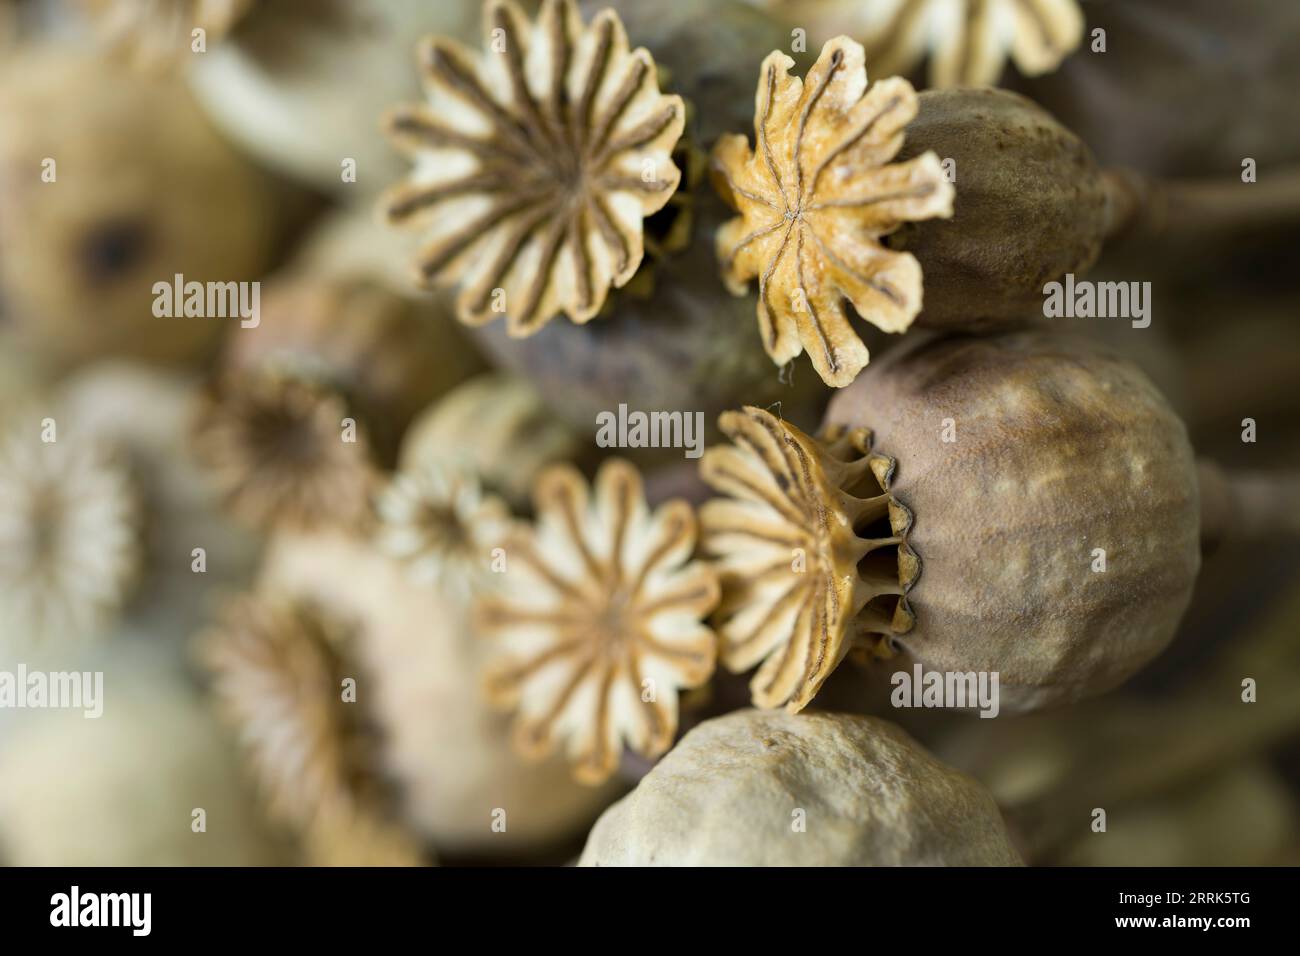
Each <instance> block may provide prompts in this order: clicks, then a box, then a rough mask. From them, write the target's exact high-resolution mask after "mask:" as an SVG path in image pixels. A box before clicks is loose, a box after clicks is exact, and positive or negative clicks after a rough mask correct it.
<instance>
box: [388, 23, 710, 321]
mask: <svg viewBox="0 0 1300 956" xmlns="http://www.w3.org/2000/svg"><path fill="white" fill-rule="evenodd" d="M420 66H421V73H422V78H423V80H424V84H425V89H426V94H427V102H426V103H425V104H422V105H419V106H412V107H402V108H399V109H397V110H395V111H393V112H390V113H389V114H388V116H387V118H386V120H385V126H386V127H387V129H388V130H389V132H390V134H391V135H392V136H393V138H394V141H395V142H396V144H397V145H398V146H399V148H401V149H402V150H403V151H405V152H407V153H408V154H409V155H410V156H411V158H412V159H413V160H414V161H415V169H414V171H413V172H412V174H411V176H410V177H409V178H408V179H407V180H406V181H404V182H403V183H401V184H399V185H398V186H396V187H394V188H393V189H392V190H390V191H389V192H388V193H386V194H385V197H384V200H383V202H382V205H383V208H384V211H385V214H386V215H387V217H388V219H389V221H390V222H392V223H394V224H395V225H410V226H412V227H420V228H421V229H422V230H423V232H424V238H423V244H422V245H421V247H420V249H419V251H418V252H417V253H416V256H415V259H414V267H415V276H416V279H417V281H419V282H420V283H422V284H434V283H436V284H439V285H455V286H458V287H459V289H460V292H459V294H458V296H457V299H456V312H457V314H458V316H459V317H460V319H461V320H462V321H463V322H466V323H467V324H470V325H482V324H484V323H486V322H490V321H491V320H493V319H496V318H499V317H500V316H501V315H502V314H504V316H505V319H506V323H507V331H508V332H509V334H510V335H512V336H515V337H524V336H528V335H532V334H534V333H536V332H538V331H539V330H541V329H542V328H543V327H544V326H545V325H546V324H547V323H548V322H549V321H550V320H551V319H552V318H554V317H555V316H556V315H559V314H561V313H563V314H565V315H566V316H568V318H569V319H571V320H572V321H574V322H578V323H585V322H589V321H590V320H591V319H593V318H595V317H596V316H597V314H599V312H600V311H601V307H602V305H603V304H604V302H605V298H606V296H607V295H608V294H609V292H610V290H611V288H618V287H621V286H623V285H625V284H626V283H627V282H628V280H629V279H631V278H632V276H633V274H634V273H635V272H636V270H637V267H638V266H639V265H640V264H641V259H642V256H643V255H644V243H643V240H642V228H643V227H642V221H643V220H644V218H645V217H646V216H648V215H650V214H652V213H654V212H656V211H658V210H659V209H661V208H662V207H663V205H664V204H665V203H666V202H667V201H668V199H669V197H670V196H671V195H672V193H673V191H674V190H675V189H676V188H677V184H678V182H679V180H680V178H681V173H680V171H679V170H678V169H677V167H676V165H675V164H674V163H673V161H672V159H671V153H672V149H673V147H674V145H675V144H676V143H677V140H678V139H679V138H680V137H681V134H682V129H683V125H684V123H685V107H684V104H683V103H682V100H681V98H680V97H677V96H670V95H665V94H663V93H661V92H660V90H659V85H658V77H657V75H656V73H655V65H654V60H653V59H652V58H651V56H650V54H649V53H648V52H647V51H646V50H645V49H643V48H637V49H632V48H631V47H630V45H629V43H628V38H627V34H626V33H625V32H624V30H623V26H622V23H621V22H620V21H619V19H618V16H617V14H615V13H614V12H613V11H612V10H606V11H602V12H601V13H600V14H597V16H596V17H595V18H594V19H593V20H592V21H591V23H590V24H584V23H583V21H582V19H581V17H580V16H579V14H578V11H577V7H576V4H575V3H574V2H573V0H544V2H543V4H542V10H541V13H540V14H539V16H538V18H537V20H536V21H535V22H530V21H529V19H528V18H527V17H526V16H525V15H524V13H523V11H521V10H520V9H519V8H518V7H517V6H516V5H515V4H513V3H511V2H509V0H488V2H487V3H486V4H485V5H484V51H483V52H482V53H481V54H480V53H474V52H471V51H470V50H468V49H466V48H465V47H463V46H461V45H460V44H458V43H455V42H454V41H450V40H446V39H438V38H435V39H432V40H430V41H428V42H427V43H425V44H424V45H422V47H421V51H420Z"/></svg>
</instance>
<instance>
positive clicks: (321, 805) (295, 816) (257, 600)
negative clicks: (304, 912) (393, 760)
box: [197, 594, 421, 866]
mask: <svg viewBox="0 0 1300 956" xmlns="http://www.w3.org/2000/svg"><path fill="white" fill-rule="evenodd" d="M357 637H358V633H357V629H356V626H355V624H354V622H351V621H348V620H346V619H340V618H338V617H336V616H333V615H331V614H329V613H328V612H326V611H323V610H322V609H320V608H318V607H316V606H315V605H313V604H311V603H310V602H305V601H300V600H297V599H295V598H293V597H279V596H276V595H273V594H271V595H268V594H262V595H253V594H244V595H240V596H239V597H237V598H235V599H232V600H229V601H227V602H226V604H225V606H224V607H223V609H222V614H221V618H220V620H219V622H218V624H217V625H216V626H214V627H212V628H210V629H209V630H208V631H207V632H205V633H204V634H203V635H202V636H201V638H200V640H199V642H198V646H197V650H198V655H199V657H200V660H201V662H202V664H203V666H204V667H205V668H206V669H207V670H208V671H209V672H210V674H211V675H212V678H213V692H214V695H215V697H216V700H217V704H218V706H219V708H220V710H221V711H222V712H223V715H224V717H225V719H226V720H227V721H228V722H229V723H230V724H231V725H232V726H233V727H234V728H235V729H236V730H237V732H238V735H239V738H240V740H241V741H242V742H243V745H244V750H245V754H246V762H247V763H248V765H249V767H250V769H251V771H252V776H253V777H254V779H255V780H256V782H257V785H258V789H259V790H260V791H261V795H262V800H263V802H264V804H265V805H266V809H267V812H268V815H269V816H271V817H272V818H273V819H275V820H276V821H277V822H278V823H281V824H284V825H287V826H288V827H290V828H291V829H292V830H293V831H294V832H295V833H296V834H297V835H298V837H299V838H300V840H301V841H302V843H303V845H304V846H305V848H306V850H307V855H308V856H309V858H312V859H313V860H314V861H315V862H317V863H318V864H322V863H323V864H325V865H357V864H358V863H365V864H367V865H400V866H411V865H418V864H419V862H420V861H421V852H420V848H419V846H418V843H417V841H416V840H415V839H414V838H413V837H411V835H410V834H409V833H407V832H405V831H404V830H403V828H402V827H401V826H400V824H397V823H395V822H393V820H392V817H393V813H392V808H391V792H390V787H389V786H388V784H387V782H386V781H384V780H383V779H382V777H381V774H380V772H379V769H378V765H379V763H380V761H379V754H381V753H382V741H381V740H379V738H378V734H377V732H376V729H375V728H374V727H373V726H371V725H368V724H367V717H368V716H369V714H368V711H367V710H366V709H365V708H362V707H358V706H353V705H354V704H355V703H356V701H355V700H352V701H349V700H348V699H347V697H346V695H345V689H346V687H347V682H348V681H349V680H352V681H353V682H355V683H363V682H364V681H365V676H364V675H363V674H362V673H361V672H360V670H358V668H357V666H356V665H357V662H356V657H355V647H354V646H353V645H354V644H355V642H356V640H357ZM355 683H354V686H355Z"/></svg>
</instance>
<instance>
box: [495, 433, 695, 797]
mask: <svg viewBox="0 0 1300 956" xmlns="http://www.w3.org/2000/svg"><path fill="white" fill-rule="evenodd" d="M535 499H536V510H537V514H538V519H537V523H536V526H535V527H533V528H528V529H522V528H521V529H518V530H517V531H516V533H514V534H512V535H511V536H510V538H509V539H508V543H507V545H506V547H505V549H504V553H505V554H507V555H508V556H509V559H510V561H511V562H513V565H512V567H513V568H514V570H513V571H508V572H507V574H508V576H507V577H506V579H505V580H504V581H503V585H504V587H503V588H502V589H501V590H500V592H499V593H496V594H490V595H488V596H486V597H484V598H483V599H482V600H481V601H480V602H479V605H478V608H477V611H478V613H477V616H476V621H477V623H478V627H479V628H480V629H481V630H482V631H483V632H484V633H485V634H486V635H487V636H488V637H491V638H492V639H493V640H494V643H495V645H496V646H497V648H498V653H497V656H496V657H495V658H494V659H493V660H492V662H491V664H490V666H489V668H488V670H487V679H486V688H487V697H488V700H489V701H490V702H491V703H493V704H494V705H496V706H499V707H501V708H503V709H508V710H513V711H515V712H516V713H517V716H516V719H515V732H514V743H515V747H516V749H517V750H519V752H520V753H521V754H522V755H524V756H525V757H528V758H530V759H534V760H537V759H542V758H545V757H547V756H549V755H550V754H551V753H553V752H554V751H556V750H557V749H559V746H561V745H563V747H564V750H565V752H566V754H567V756H568V758H569V760H570V761H571V762H572V764H573V772H574V776H575V777H576V778H577V779H578V780H579V781H581V782H583V783H586V784H591V785H595V784H600V783H603V782H605V781H606V780H608V779H609V777H610V776H611V775H612V774H613V773H614V771H615V770H617V769H618V766H619V762H620V760H621V758H622V754H623V746H624V744H625V743H626V744H627V745H628V747H630V748H631V749H632V750H634V751H635V752H637V753H639V754H641V755H642V756H645V757H650V758H653V757H657V756H659V755H660V754H662V753H663V752H664V751H666V750H667V749H668V748H669V747H670V746H671V745H672V742H673V738H674V736H675V735H676V732H677V720H678V705H677V691H678V690H679V689H683V690H685V689H692V688H696V687H700V686H701V685H703V684H704V683H705V682H707V681H708V679H709V677H710V676H711V675H712V673H713V666H714V660H715V657H716V641H715V638H714V634H713V631H712V630H710V629H709V628H708V627H707V626H706V625H705V624H704V623H703V619H704V618H705V617H707V616H708V614H709V613H710V612H711V611H712V610H713V608H714V606H715V605H716V604H717V601H718V581H717V576H716V574H715V572H714V571H713V569H712V568H711V567H709V566H708V565H707V564H705V563H704V562H701V561H696V560H693V553H694V550H695V537H696V523H695V514H694V512H693V510H692V509H691V507H690V505H688V504H687V503H686V502H685V501H681V500H672V501H668V502H665V503H664V504H662V505H660V506H659V507H658V508H655V509H653V510H651V509H650V508H649V507H648V506H647V505H646V502H645V494H644V486H643V485H642V482H641V476H640V474H639V473H638V472H637V470H636V469H635V468H634V467H632V466H631V465H630V464H628V463H627V462H626V461H623V460H621V459H609V460H608V461H606V462H605V463H604V464H603V465H601V467H600V470H599V472H597V474H596V479H595V481H594V483H593V487H592V489H591V492H590V493H588V489H587V484H586V482H585V481H584V479H583V477H582V475H581V474H580V473H579V472H578V471H577V469H575V468H573V467H572V466H571V465H556V466H553V467H551V468H548V469H547V470H546V471H544V472H542V474H541V475H540V476H539V477H538V480H537V484H536V490H535Z"/></svg>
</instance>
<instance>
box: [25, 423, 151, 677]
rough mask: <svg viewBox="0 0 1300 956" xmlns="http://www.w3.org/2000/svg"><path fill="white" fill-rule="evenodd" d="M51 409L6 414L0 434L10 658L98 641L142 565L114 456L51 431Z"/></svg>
mask: <svg viewBox="0 0 1300 956" xmlns="http://www.w3.org/2000/svg"><path fill="white" fill-rule="evenodd" d="M52 404H53V403H49V402H37V401H32V402H29V403H27V404H25V405H18V406H17V407H16V408H10V409H8V410H7V411H8V413H9V420H8V422H7V423H6V425H5V427H4V429H3V430H0V620H2V621H3V623H4V627H3V630H0V648H3V649H5V650H7V651H9V652H10V654H12V655H18V654H21V652H22V651H23V649H24V648H30V647H32V646H34V645H41V644H45V643H49V642H77V641H81V640H84V639H86V638H89V637H95V636H101V635H102V634H103V632H104V631H105V630H106V628H107V627H108V626H109V625H111V624H112V623H113V622H114V621H115V620H116V619H117V618H118V617H119V615H120V614H121V613H122V610H123V608H124V606H125V605H126V604H127V603H128V601H129V600H130V599H131V598H132V597H133V595H134V594H135V593H136V588H137V586H138V585H139V583H140V576H141V571H142V567H143V564H144V560H145V558H144V550H145V542H144V539H145V532H144V524H145V517H144V510H143V504H144V503H143V500H142V495H141V489H140V486H139V483H138V481H137V480H136V476H135V475H134V474H133V472H132V469H131V465H130V462H129V460H128V458H127V456H126V454H125V452H124V450H123V449H122V448H121V447H119V446H118V445H116V444H115V443H113V442H112V441H106V440H104V439H103V438H101V437H100V436H98V435H96V434H95V433H94V432H93V431H90V430H80V431H76V430H74V429H72V428H70V427H69V425H70V424H71V423H69V422H67V421H66V420H65V422H64V424H63V432H62V434H60V433H59V432H58V430H57V429H58V427H59V423H58V419H57V417H56V416H53V415H52V414H51V411H52ZM51 419H53V420H52V421H50V420H51ZM47 424H48V425H49V427H52V428H54V429H55V431H53V432H49V431H48V430H47ZM51 436H52V437H54V438H55V440H53V441H48V440H47V439H48V438H50V437H51Z"/></svg>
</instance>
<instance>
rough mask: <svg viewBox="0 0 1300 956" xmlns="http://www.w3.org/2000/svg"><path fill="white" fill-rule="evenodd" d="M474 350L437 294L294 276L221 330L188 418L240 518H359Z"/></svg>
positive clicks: (468, 367) (474, 360)
mask: <svg viewBox="0 0 1300 956" xmlns="http://www.w3.org/2000/svg"><path fill="white" fill-rule="evenodd" d="M479 367H480V360H479V359H478V357H477V354H476V353H475V352H474V351H473V349H472V348H470V347H468V346H467V345H465V344H464V339H463V338H462V337H461V334H460V329H459V327H458V326H457V325H456V324H455V323H454V322H452V321H451V320H450V319H449V318H447V317H446V316H445V313H443V312H442V311H441V309H440V308H439V307H438V306H437V305H436V304H434V303H432V302H429V301H419V300H413V299H408V298H405V297H402V296H400V295H398V294H397V293H395V292H393V291H391V290H390V289H388V288H386V287H384V286H382V285H380V284H377V283H375V282H373V281H371V280H370V279H368V278H363V279H359V278H355V277H353V278H334V277H332V276H330V275H324V274H321V275H318V274H310V273H303V274H295V275H289V276H285V277H282V278H281V279H279V280H277V281H276V282H275V283H274V284H272V285H269V286H268V289H267V295H266V301H265V307H264V309H263V315H262V317H261V321H260V323H259V324H258V325H256V326H255V327H252V328H240V329H238V330H237V332H236V333H235V334H232V336H231V337H230V339H229V340H228V345H227V348H226V351H225V353H224V355H223V357H222V360H221V363H220V366H219V368H218V369H217V371H216V373H215V375H214V376H213V379H212V381H211V383H210V385H209V387H208V389H207V390H206V392H205V395H204V398H203V401H202V402H201V403H200V407H199V410H198V414H197V415H196V417H195V422H194V435H193V442H194V448H195V451H196V453H197V455H198V457H199V460H200V461H201V462H203V464H204V465H205V466H206V467H207V468H208V478H209V480H210V481H211V482H212V483H213V484H214V485H215V487H216V488H217V489H218V490H219V491H220V492H221V494H222V495H223V497H224V498H225V499H226V501H227V504H228V507H229V508H230V509H231V510H232V512H233V513H234V514H236V515H237V516H238V517H240V519H241V520H243V521H246V522H249V523H253V524H264V523H268V522H269V523H278V524H286V523H287V524H292V525H296V526H299V527H311V526H318V525H324V524H336V525H343V526H352V527H359V526H362V525H364V524H365V523H366V522H367V521H368V520H369V517H370V500H369V499H370V495H371V493H372V492H373V491H374V490H375V486H376V483H377V482H378V480H379V477H380V473H381V472H382V470H383V469H386V468H390V467H392V466H393V464H394V463H395V461H396V458H397V448H398V443H399V441H400V440H401V436H402V434H403V432H404V431H405V429H406V427H407V425H408V424H409V423H410V421H411V420H412V418H413V417H414V416H415V414H416V413H417V412H418V411H420V409H422V408H423V407H424V406H425V405H426V404H428V402H429V401H430V400H431V399H432V398H433V397H435V396H437V395H439V394H441V393H442V392H443V391H445V390H446V389H448V388H450V387H451V386H452V385H454V384H456V383H457V382H459V381H461V380H462V379H464V378H466V377H468V376H470V375H472V374H473V373H474V372H475V371H476V370H477V369H478V368H479Z"/></svg>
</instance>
